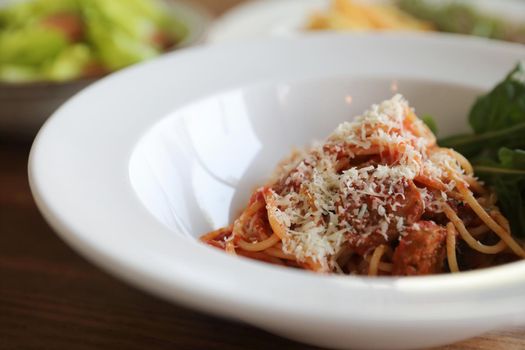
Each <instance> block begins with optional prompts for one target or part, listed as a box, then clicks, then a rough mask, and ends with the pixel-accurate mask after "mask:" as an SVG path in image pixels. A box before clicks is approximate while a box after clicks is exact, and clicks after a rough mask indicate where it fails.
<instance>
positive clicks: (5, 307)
mask: <svg viewBox="0 0 525 350" xmlns="http://www.w3.org/2000/svg"><path fill="white" fill-rule="evenodd" d="M194 1H195V0H194ZM240 1H241V0H199V1H198V2H199V3H202V4H203V5H204V6H207V7H208V8H209V9H210V10H211V11H212V12H214V13H216V14H219V13H220V12H222V11H224V10H225V9H227V8H229V7H230V6H232V5H234V4H235V3H238V2H240ZM0 108H1V106H0ZM29 148H30V143H29V142H13V141H6V140H0V349H64V350H66V349H67V350H69V349H268V348H272V349H313V348H311V347H307V346H304V345H301V344H297V343H293V342H291V341H287V340H285V339H281V338H279V337H276V336H273V335H270V334H268V333H265V332H263V331H260V330H257V329H255V328H253V327H250V326H247V325H244V324H239V323H234V322H230V321H225V320H221V319H217V318H214V317H210V316H206V315H203V314H200V313H198V312H195V311H191V310H188V309H186V308H184V307H181V306H174V305H171V304H168V303H166V302H164V301H161V300H158V299H156V298H153V297H151V296H149V295H147V294H144V293H142V292H140V291H137V290H136V289H134V288H132V287H129V286H128V285H126V284H124V283H122V282H120V281H119V280H117V279H115V278H113V277H111V276H109V275H108V274H106V273H105V272H103V271H101V270H99V269H97V268H96V267H94V266H92V265H91V264H89V263H88V262H86V261H85V260H84V259H83V258H81V257H80V256H78V255H77V254H76V253H75V252H73V251H72V250H71V249H70V248H69V247H68V246H66V245H65V244H64V243H63V242H62V241H61V240H60V239H58V238H57V236H56V235H55V234H54V233H53V231H52V230H51V229H50V228H49V226H48V225H47V224H46V223H45V222H44V220H43V219H42V217H41V216H40V214H39V212H38V210H37V209H36V206H35V204H34V202H33V199H32V197H31V194H30V191H29V186H28V184H27V175H26V164H27V155H28V152H29ZM524 297H525V296H524ZM524 302H525V301H524ZM444 349H487V350H494V349H505V350H513V349H516V350H517V349H525V332H523V331H507V332H494V333H491V334H487V335H485V336H482V337H479V338H476V339H472V340H469V341H466V342H462V343H460V344H456V345H452V346H448V347H446V348H444Z"/></svg>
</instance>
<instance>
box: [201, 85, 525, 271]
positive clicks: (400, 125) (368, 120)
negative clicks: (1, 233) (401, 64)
mask: <svg viewBox="0 0 525 350" xmlns="http://www.w3.org/2000/svg"><path fill="white" fill-rule="evenodd" d="M496 203H497V196H496V195H495V193H494V192H493V191H492V190H491V189H489V188H488V187H486V186H484V184H483V183H482V182H481V181H479V180H478V179H477V178H476V177H475V175H474V171H473V167H472V165H471V164H470V162H469V161H468V160H467V159H466V158H465V157H464V156H462V155H461V154H459V153H457V152H455V151H454V150H453V149H450V148H442V147H439V146H438V145H437V142H436V137H435V136H434V134H433V133H432V131H431V130H430V129H429V128H428V127H427V126H426V125H425V123H423V122H422V121H421V120H420V119H418V118H417V117H416V115H415V113H414V110H413V109H412V108H410V106H409V105H408V102H407V101H406V100H405V99H404V98H403V97H402V96H401V95H396V96H394V97H393V98H391V99H390V100H386V101H383V102H382V103H380V104H378V105H373V106H371V107H370V109H369V110H367V111H366V112H364V113H363V115H361V116H359V117H357V118H356V119H355V120H354V121H353V122H344V123H343V124H341V125H339V126H338V127H337V129H336V130H335V131H334V132H333V133H332V134H331V135H330V136H329V137H328V138H327V139H326V141H324V142H323V143H319V144H316V145H314V146H312V147H311V148H309V149H307V150H305V151H297V152H294V153H293V154H292V155H291V156H290V157H288V158H287V159H286V160H284V161H282V162H281V164H280V165H279V166H278V168H277V170H276V171H275V173H274V175H273V176H272V178H271V179H270V181H269V182H268V183H267V184H266V185H265V186H262V187H260V188H258V189H257V190H255V191H254V192H253V194H252V196H251V198H250V200H249V203H248V205H247V207H246V208H245V209H244V211H243V212H242V214H241V215H240V216H239V217H238V218H237V219H236V220H235V221H234V223H233V224H232V225H230V226H228V227H225V228H221V229H219V230H216V231H213V232H210V233H208V234H206V235H204V236H202V237H201V240H202V241H203V242H205V243H207V244H209V245H212V246H214V247H217V248H220V249H223V250H225V251H226V252H228V253H230V254H233V255H240V256H244V257H248V258H252V259H256V260H260V261H265V262H269V263H273V264H277V265H284V266H291V267H296V268H302V269H306V270H311V271H315V272H322V273H335V274H357V275H370V276H377V275H392V276H403V275H427V274H437V273H447V272H459V271H464V270H472V269H478V268H483V267H489V266H493V265H498V264H502V263H506V262H510V261H514V260H517V259H519V258H525V250H524V248H523V246H522V245H521V244H520V243H519V242H518V241H517V240H515V239H514V238H513V237H512V236H511V232H510V225H509V222H508V220H507V219H506V218H505V217H504V216H503V215H502V213H501V212H500V210H499V209H498V207H497V205H496Z"/></svg>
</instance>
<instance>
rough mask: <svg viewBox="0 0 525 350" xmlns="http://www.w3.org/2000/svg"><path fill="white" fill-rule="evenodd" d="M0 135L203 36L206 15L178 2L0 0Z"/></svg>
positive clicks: (20, 129) (24, 128) (37, 121)
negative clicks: (117, 73)
mask: <svg viewBox="0 0 525 350" xmlns="http://www.w3.org/2000/svg"><path fill="white" fill-rule="evenodd" d="M0 6H1V8H0V104H1V105H2V108H1V109H0V133H1V134H3V135H6V134H8V135H12V136H16V137H20V136H22V137H23V136H25V137H30V136H33V135H34V134H35V133H36V131H37V130H38V128H39V127H40V126H41V125H42V123H43V122H44V121H45V119H46V118H47V117H48V116H49V115H50V114H51V113H52V112H53V111H54V110H55V109H56V108H58V107H59V106H60V105H61V104H62V103H63V102H65V101H66V100H67V99H68V98H69V97H71V96H72V95H74V94H75V93H76V92H78V91H79V90H81V89H82V88H84V87H86V86H87V85H89V84H91V83H92V82H93V81H95V80H97V79H98V78H100V77H102V76H104V75H107V74H108V73H111V72H113V71H116V70H119V69H122V68H125V67H127V66H129V65H132V64H135V63H138V62H141V61H144V60H147V59H150V58H153V57H156V56H158V55H160V54H162V53H164V52H168V51H171V50H174V49H178V48H181V47H184V46H189V45H193V44H196V43H198V42H201V41H202V40H203V38H204V36H205V33H206V31H207V29H208V27H209V23H210V21H211V16H210V15H209V14H208V13H207V12H206V11H204V10H202V9H201V8H200V7H197V6H194V5H191V4H190V3H187V2H183V1H176V0H162V1H161V0H130V1H128V0H125V1H124V0H116V1H115V0H113V1H101V0H99V1H89V2H88V1H83V0H30V1H22V2H21V1H4V2H0Z"/></svg>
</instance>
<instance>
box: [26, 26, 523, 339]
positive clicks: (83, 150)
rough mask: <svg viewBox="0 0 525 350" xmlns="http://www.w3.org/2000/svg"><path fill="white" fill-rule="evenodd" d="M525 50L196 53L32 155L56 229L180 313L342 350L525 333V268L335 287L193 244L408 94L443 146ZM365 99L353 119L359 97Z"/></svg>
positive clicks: (62, 119)
mask: <svg viewBox="0 0 525 350" xmlns="http://www.w3.org/2000/svg"><path fill="white" fill-rule="evenodd" d="M524 57H525V47H524V46H518V45H512V44H507V43H497V42H489V41H487V40H482V39H472V38H462V37H457V36H453V37H452V36H443V35H425V36H419V35H399V34H396V35H392V34H378V35H354V36H351V35H335V34H324V35H321V34H320V35H316V36H312V37H309V38H300V39H293V40H285V39H279V40H277V39H274V40H270V41H263V42H254V43H244V44H242V45H225V46H217V47H208V48H194V49H188V50H186V51H181V52H179V53H175V54H171V55H168V56H166V57H163V58H160V59H158V60H156V61H154V62H151V63H145V64H142V65H140V66H137V67H133V68H130V69H127V70H125V71H123V72H120V73H117V74H115V75H113V76H110V77H108V78H106V79H103V80H102V81H100V82H97V83H95V84H94V85H92V86H91V87H89V88H88V89H87V90H85V91H84V92H82V93H80V94H79V95H78V96H76V97H75V98H73V99H72V100H71V101H70V102H68V103H66V104H65V105H64V106H63V107H62V108H60V109H59V110H58V111H57V112H56V113H55V115H54V116H53V117H52V118H51V119H50V120H49V121H48V122H47V123H46V125H45V126H44V128H43V129H42V130H41V131H40V134H39V136H38V137H37V139H36V141H35V144H34V146H33V149H32V152H31V159H30V179H31V187H32V190H33V193H34V196H35V198H36V200H37V203H38V205H39V207H40V209H41V210H42V212H43V214H44V215H45V217H46V218H47V220H48V221H49V222H50V223H51V225H52V226H53V227H54V228H55V229H56V230H57V231H58V233H59V234H60V235H61V236H62V237H63V238H64V239H65V240H66V241H67V242H68V243H69V244H71V245H72V246H73V247H74V248H75V249H77V250H78V251H79V252H81V253H82V254H83V255H85V256H86V257H88V258H89V259H90V260H91V261H93V262H94V263H96V264H97V265H100V266H102V267H104V268H106V269H107V270H109V271H111V272H113V273H114V274H115V275H117V276H119V277H121V278H123V279H125V280H127V281H129V282H130V283H132V284H134V285H136V286H138V287H140V288H142V289H145V290H147V291H150V292H151V293H153V294H156V295H159V296H162V297H164V298H166V299H169V300H172V301H175V302H178V303H182V304H186V305H188V306H191V307H194V308H197V309H200V310H202V311H206V312H209V313H213V314H216V315H221V316H224V317H228V318H234V319H238V320H242V321H245V322H247V323H250V324H253V325H255V326H258V327H260V328H263V329H266V330H268V331H270V332H273V333H276V334H279V335H282V336H285V337H288V338H291V339H295V340H298V341H302V342H306V343H310V344H316V345H320V346H327V347H333V348H369V349H372V348H383V349H408V348H418V347H423V346H437V345H441V344H446V343H451V342H455V341H458V340H461V339H464V338H468V337H472V336H475V335H478V334H480V333H483V332H485V331H488V330H492V329H495V328H499V327H506V326H511V325H516V324H521V323H523V322H524V321H525V317H524V316H525V302H523V297H524V295H525V263H524V262H518V263H513V264H508V265H506V266H503V267H496V268H491V269H486V270H482V271H475V272H468V273H462V274H460V275H441V276H432V277H419V278H365V277H347V276H324V275H316V274H313V273H308V272H304V271H299V270H295V269H287V268H280V267H275V266H272V265H267V264H264V263H259V262H256V261H251V260H248V259H243V258H235V257H231V256H228V255H227V254H224V253H223V252H220V251H218V250H215V249H213V248H210V247H207V246H204V245H202V244H200V243H198V242H197V241H196V238H197V237H199V235H201V234H203V233H205V232H206V231H208V230H211V229H212V228H217V227H220V226H222V225H225V224H226V223H228V222H229V221H230V220H231V219H232V218H233V216H234V215H235V214H236V213H238V210H239V209H240V208H242V207H243V205H244V204H245V202H246V200H247V198H248V196H249V194H250V191H251V189H253V188H254V187H255V186H256V185H258V184H261V182H262V181H264V179H265V178H266V177H267V176H268V175H269V174H270V173H271V171H272V169H273V168H274V166H275V164H276V162H277V161H278V160H279V159H280V158H281V157H283V156H285V155H286V154H288V153H289V152H290V148H291V147H292V146H300V145H304V144H308V143H309V142H310V141H312V140H313V139H322V138H323V137H325V136H326V135H327V134H328V133H329V132H330V130H332V129H334V128H335V127H336V125H337V124H338V123H340V122H342V121H344V120H349V119H351V117H353V116H355V115H356V114H358V113H360V112H362V111H363V109H365V108H366V107H368V105H370V104H371V103H374V102H379V101H381V100H382V99H385V98H388V97H390V96H391V95H392V90H396V89H397V90H398V91H399V92H401V93H403V94H405V96H406V97H407V98H408V99H409V100H410V102H411V103H412V104H413V105H414V106H415V107H416V109H417V111H418V112H420V113H429V114H432V115H434V116H435V117H436V118H437V120H438V124H439V127H440V129H441V131H442V134H446V133H450V132H458V131H464V130H466V113H467V111H468V108H469V106H470V105H471V104H472V102H473V101H474V99H475V97H476V96H477V95H478V94H479V93H480V92H481V91H484V90H487V89H489V88H490V87H491V86H493V84H495V83H496V82H497V81H499V80H500V79H501V78H502V77H503V76H505V74H506V73H507V72H508V71H509V70H510V69H511V68H512V67H513V66H514V65H515V64H516V62H517V61H518V59H520V58H524ZM348 95H351V96H352V101H353V102H352V103H351V104H350V105H348V103H347V102H346V101H347V100H348V99H346V98H345V97H346V96H348Z"/></svg>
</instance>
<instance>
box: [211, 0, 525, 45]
mask: <svg viewBox="0 0 525 350" xmlns="http://www.w3.org/2000/svg"><path fill="white" fill-rule="evenodd" d="M524 14H525V1H520V0H455V1H454V0H256V1H252V2H248V3H244V4H242V5H239V6H237V7H236V8H234V9H232V10H231V11H230V12H228V13H226V14H225V15H224V16H223V17H222V18H221V19H219V20H218V21H217V22H216V24H215V25H214V27H213V29H212V30H211V32H210V35H209V36H208V40H209V41H210V42H213V43H218V42H225V41H236V40H244V39H251V38H255V37H259V36H293V35H299V34H304V33H307V32H308V31H312V30H338V31H367V30H416V31H442V32H450V33H458V34H469V35H476V36H482V37H488V38H493V39H500V40H507V41H515V42H521V43H525V15H524Z"/></svg>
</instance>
